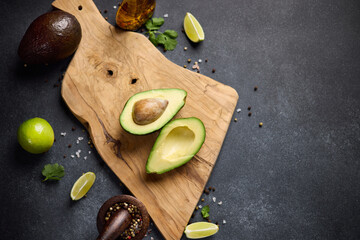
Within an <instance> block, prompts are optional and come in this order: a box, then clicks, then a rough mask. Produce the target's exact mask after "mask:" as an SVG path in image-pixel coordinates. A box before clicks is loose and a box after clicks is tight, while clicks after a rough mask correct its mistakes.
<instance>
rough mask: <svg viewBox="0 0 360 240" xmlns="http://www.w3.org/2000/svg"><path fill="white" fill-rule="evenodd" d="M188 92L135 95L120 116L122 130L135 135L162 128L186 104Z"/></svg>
mask: <svg viewBox="0 0 360 240" xmlns="http://www.w3.org/2000/svg"><path fill="white" fill-rule="evenodd" d="M186 96H187V92H186V91H185V90H182V89H177V88H166V89H154V90H149V91H145V92H140V93H137V94H135V95H133V96H132V97H131V98H129V100H128V101H127V102H126V104H125V107H124V109H123V111H122V112H121V114H120V125H121V126H122V128H123V129H124V130H125V131H127V132H129V133H132V134H135V135H144V134H148V133H152V132H154V131H156V130H159V129H160V128H162V127H163V126H164V125H165V124H166V123H168V122H169V121H170V120H171V119H172V118H173V117H174V116H175V114H176V113H177V112H178V111H180V109H181V108H182V107H183V106H184V104H185V99H186Z"/></svg>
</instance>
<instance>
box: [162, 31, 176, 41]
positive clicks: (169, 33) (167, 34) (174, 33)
mask: <svg viewBox="0 0 360 240" xmlns="http://www.w3.org/2000/svg"><path fill="white" fill-rule="evenodd" d="M164 34H165V35H166V36H168V37H170V38H174V39H175V38H177V37H178V33H177V32H176V31H174V30H166V31H165V32H164Z"/></svg>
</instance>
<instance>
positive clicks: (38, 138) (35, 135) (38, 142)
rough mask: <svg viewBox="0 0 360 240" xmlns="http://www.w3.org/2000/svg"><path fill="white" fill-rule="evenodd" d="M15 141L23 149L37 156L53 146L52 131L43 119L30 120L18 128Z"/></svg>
mask: <svg viewBox="0 0 360 240" xmlns="http://www.w3.org/2000/svg"><path fill="white" fill-rule="evenodd" d="M17 139H18V142H19V143H20V145H21V147H22V148H23V149H25V150H26V151H28V152H30V153H34V154H39V153H43V152H46V151H48V150H49V149H50V148H51V146H52V145H53V143H54V130H53V129H52V127H51V125H50V124H49V123H48V122H47V121H46V120H45V119H42V118H38V117H36V118H31V119H29V120H27V121H25V122H23V123H22V124H21V125H20V127H19V128H18V131H17Z"/></svg>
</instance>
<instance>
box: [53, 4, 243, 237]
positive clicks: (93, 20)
mask: <svg viewBox="0 0 360 240" xmlns="http://www.w3.org/2000/svg"><path fill="white" fill-rule="evenodd" d="M80 5H81V7H82V9H81V10H79V6H80ZM53 6H54V7H56V8H59V9H62V10H64V11H67V12H69V13H71V14H73V15H75V16H76V18H77V19H78V20H79V22H80V24H81V27H82V34H83V37H82V40H81V43H80V45H79V48H78V50H77V52H76V54H75V55H74V57H73V59H72V61H71V63H70V65H69V67H68V69H67V71H66V74H65V77H64V80H63V83H62V89H61V94H62V97H63V99H64V100H65V102H66V103H67V105H68V107H69V108H70V110H71V111H72V112H73V114H74V115H75V116H76V117H77V118H78V119H79V120H80V121H81V123H82V124H83V125H84V126H85V127H86V128H87V130H88V131H89V134H90V136H91V138H92V141H93V143H94V145H95V147H96V149H97V151H98V152H99V154H100V156H101V157H102V158H103V160H104V161H105V162H106V163H107V164H108V166H109V167H110V168H111V169H112V171H114V173H115V174H116V175H117V176H118V177H119V178H120V180H121V181H122V182H123V183H124V184H125V185H126V186H127V187H128V189H129V190H130V191H131V192H132V193H133V194H134V195H135V196H136V197H137V198H138V199H139V200H140V201H142V202H143V203H144V204H145V206H146V208H147V209H148V212H149V214H150V216H151V217H152V219H153V221H154V223H155V224H156V226H157V227H158V229H159V230H160V232H161V233H162V234H163V236H164V237H165V238H166V239H180V238H181V236H182V233H183V231H184V228H185V226H186V224H187V223H188V221H189V219H190V216H191V214H192V212H193V210H194V208H195V206H196V204H197V202H198V200H199V198H200V196H201V194H202V192H203V189H204V187H205V184H206V182H207V180H208V178H209V176H210V173H211V171H212V169H213V167H214V164H215V162H216V158H217V156H218V154H219V151H220V148H221V145H222V143H223V141H224V138H225V135H226V132H227V129H228V127H229V124H230V121H231V117H232V114H233V111H234V109H235V106H236V102H237V99H238V95H237V93H236V91H235V90H234V89H233V88H231V87H229V86H226V85H224V84H221V83H219V82H216V81H215V80H213V79H211V78H208V77H206V76H203V75H201V74H198V73H194V72H191V71H189V70H187V69H184V68H182V67H180V66H177V65H176V64H174V63H172V62H170V61H169V60H167V59H166V58H165V57H164V56H163V54H162V53H160V52H159V51H158V50H157V49H156V48H155V47H154V46H153V45H152V43H151V42H150V41H148V40H147V39H146V37H145V36H143V35H141V34H138V33H134V32H126V31H122V30H120V29H118V28H116V27H114V26H112V25H110V24H109V23H108V22H106V21H105V20H104V18H103V17H102V16H101V15H100V13H99V11H98V9H97V8H96V6H95V4H94V3H93V2H92V1H91V0H56V1H55V2H53ZM133 79H137V81H136V83H135V84H132V83H131V82H132V80H133ZM157 88H182V89H184V90H186V91H187V92H188V96H187V101H186V105H185V106H184V108H183V109H182V110H181V111H180V112H179V113H178V114H177V115H176V116H175V118H179V117H192V116H194V117H198V118H200V119H201V120H202V121H203V122H204V125H205V128H206V140H205V143H204V145H203V147H202V148H201V150H200V152H199V153H198V154H197V155H196V156H195V157H194V158H193V159H192V160H191V161H190V162H188V163H187V164H185V165H184V166H182V167H180V168H178V169H175V170H173V171H170V172H168V173H165V174H162V175H149V174H146V172H145V164H146V160H147V157H148V155H149V153H150V150H151V147H152V145H153V144H154V141H155V139H156V137H157V135H158V133H153V134H150V135H146V136H134V135H131V134H129V133H127V132H125V131H124V130H123V129H122V128H121V126H120V124H119V115H120V113H121V111H122V108H123V107H124V105H125V102H126V101H127V99H128V98H129V97H131V96H132V95H133V94H135V93H138V92H141V91H145V90H149V89H157Z"/></svg>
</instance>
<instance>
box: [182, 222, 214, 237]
mask: <svg viewBox="0 0 360 240" xmlns="http://www.w3.org/2000/svg"><path fill="white" fill-rule="evenodd" d="M218 231H219V227H218V225H216V224H213V223H209V222H196V223H192V224H189V225H187V226H186V228H185V231H184V233H185V235H186V237H187V238H190V239H198V238H204V237H209V236H211V235H214V234H215V233H217V232H218Z"/></svg>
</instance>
